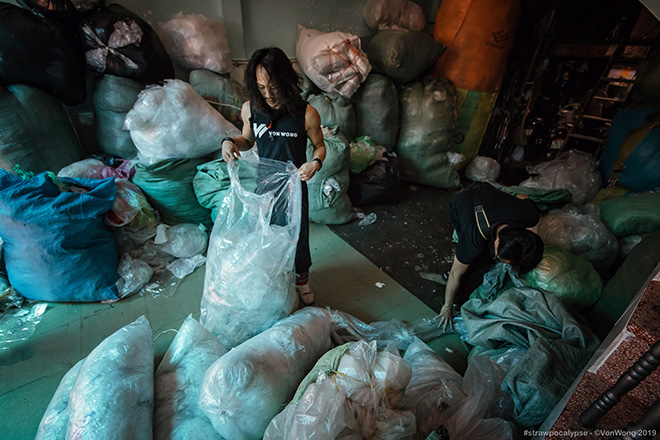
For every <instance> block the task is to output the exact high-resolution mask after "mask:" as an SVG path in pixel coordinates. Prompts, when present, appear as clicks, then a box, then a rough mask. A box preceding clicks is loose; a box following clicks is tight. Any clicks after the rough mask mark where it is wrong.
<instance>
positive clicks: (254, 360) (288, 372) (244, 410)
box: [199, 307, 332, 440]
mask: <svg viewBox="0 0 660 440" xmlns="http://www.w3.org/2000/svg"><path fill="white" fill-rule="evenodd" d="M331 326H332V319H331V313H330V312H329V311H327V310H323V309H319V308H316V307H306V308H304V309H301V310H298V311H297V312H295V313H294V314H292V315H291V316H289V317H288V318H285V319H283V320H281V321H279V322H278V323H276V324H275V325H274V326H272V327H271V328H270V329H268V330H266V331H264V332H263V333H260V334H258V335H257V336H255V337H253V338H251V339H249V340H248V341H246V342H244V343H242V344H241V345H239V346H237V347H235V348H233V349H232V350H230V351H229V352H228V353H227V354H225V355H224V356H222V357H221V358H220V359H218V360H217V361H216V362H215V363H214V364H213V365H211V367H210V368H209V369H208V370H207V371H206V374H205V376H204V381H203V382H202V386H201V389H200V392H199V407H200V408H201V409H202V411H204V413H205V414H206V415H207V416H208V417H209V419H210V420H211V423H212V424H213V426H214V428H215V429H216V431H217V432H218V433H220V435H221V436H222V437H224V438H225V439H232V440H259V439H261V438H262V436H263V435H264V432H265V430H266V427H267V426H268V424H269V423H270V421H271V420H272V419H273V417H275V415H277V414H278V413H279V412H280V411H281V410H282V408H283V407H284V405H285V404H286V403H287V401H288V400H289V399H291V397H293V394H294V392H295V391H296V388H297V387H298V384H299V383H300V382H301V381H302V379H303V378H304V377H305V375H306V374H307V372H309V370H310V369H311V368H312V367H313V366H314V364H315V363H316V361H317V360H318V359H319V358H320V357H321V356H322V355H323V354H324V353H325V352H326V351H327V350H328V349H329V348H330V346H331V340H330V332H331Z"/></svg>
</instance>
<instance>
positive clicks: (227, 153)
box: [222, 140, 241, 164]
mask: <svg viewBox="0 0 660 440" xmlns="http://www.w3.org/2000/svg"><path fill="white" fill-rule="evenodd" d="M240 157H241V153H240V152H239V151H238V147H237V146H236V144H235V143H234V142H232V141H229V140H226V141H224V142H223V143H222V158H223V159H224V160H225V162H227V163H230V164H233V163H234V161H235V160H238V159H239V158H240Z"/></svg>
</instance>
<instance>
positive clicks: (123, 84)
mask: <svg viewBox="0 0 660 440" xmlns="http://www.w3.org/2000/svg"><path fill="white" fill-rule="evenodd" d="M143 88H144V86H143V85H142V84H141V83H140V82H138V81H136V80H134V79H130V78H123V77H120V76H115V75H103V76H102V77H101V78H100V79H99V80H98V81H97V82H96V89H95V90H94V100H93V103H94V114H95V115H96V140H97V142H98V144H99V148H100V149H101V151H103V152H104V153H105V154H109V155H110V156H118V157H121V158H124V159H133V158H134V157H135V156H137V149H136V148H135V144H134V143H133V140H132V139H131V134H130V132H128V131H127V130H124V119H126V114H127V113H128V112H129V111H130V110H131V109H132V108H133V105H135V102H136V101H137V98H138V95H139V93H140V92H141V91H142V89H143Z"/></svg>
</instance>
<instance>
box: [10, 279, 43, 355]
mask: <svg viewBox="0 0 660 440" xmlns="http://www.w3.org/2000/svg"><path fill="white" fill-rule="evenodd" d="M7 290H8V291H9V292H10V293H9V294H10V295H16V294H15V291H14V290H13V289H11V288H9V289H7ZM16 296H17V295H16ZM19 307H20V305H19ZM46 307H47V304H46V303H38V304H35V305H33V306H31V307H20V308H13V307H11V308H8V309H6V310H2V312H1V313H0V353H2V352H3V351H4V350H9V349H10V348H11V347H12V346H13V344H15V343H17V342H20V341H25V340H27V339H29V338H30V336H32V335H33V334H34V332H35V330H36V329H37V325H39V323H40V322H41V317H42V316H43V314H44V312H45V311H46Z"/></svg>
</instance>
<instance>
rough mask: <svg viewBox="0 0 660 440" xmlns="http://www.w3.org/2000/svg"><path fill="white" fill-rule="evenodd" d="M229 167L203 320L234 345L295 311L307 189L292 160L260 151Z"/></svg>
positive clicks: (214, 238) (208, 267)
mask: <svg viewBox="0 0 660 440" xmlns="http://www.w3.org/2000/svg"><path fill="white" fill-rule="evenodd" d="M229 175H230V179H231V187H230V189H229V192H228V194H227V196H226V197H225V199H224V201H223V203H222V206H221V207H220V210H219V212H218V216H217V218H216V220H215V224H214V226H213V232H212V233H211V239H210V244H209V248H208V252H207V263H206V264H207V265H206V277H205V280H204V294H203V297H202V303H201V319H200V321H201V323H202V324H203V325H204V326H205V327H206V328H208V329H209V330H210V331H211V332H212V333H214V334H215V335H216V336H218V338H219V339H220V341H221V342H222V343H223V344H224V345H225V346H227V347H234V346H236V345H238V344H240V343H241V342H243V341H245V340H247V339H249V338H250V337H252V336H254V335H256V334H258V333H260V332H262V331H264V330H266V329H267V328H269V327H270V326H271V325H273V324H274V323H275V322H276V321H277V320H278V319H281V318H283V317H285V316H287V315H289V314H290V313H291V312H292V311H293V307H294V305H295V302H296V292H295V287H294V284H295V283H294V259H295V253H296V245H297V243H298V236H299V234H300V215H301V205H300V203H301V197H302V196H301V194H302V189H301V182H300V177H299V175H298V173H297V171H296V168H295V167H294V166H293V165H292V164H291V163H285V162H280V161H275V160H270V159H260V158H259V157H258V156H257V155H256V153H255V152H254V151H251V152H249V153H244V155H243V158H242V159H240V160H238V161H237V162H236V165H235V166H230V167H229Z"/></svg>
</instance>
